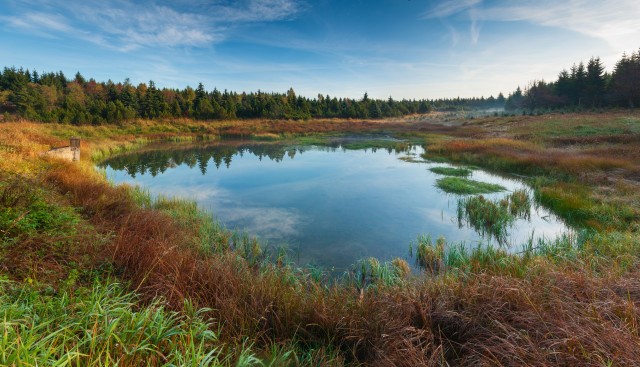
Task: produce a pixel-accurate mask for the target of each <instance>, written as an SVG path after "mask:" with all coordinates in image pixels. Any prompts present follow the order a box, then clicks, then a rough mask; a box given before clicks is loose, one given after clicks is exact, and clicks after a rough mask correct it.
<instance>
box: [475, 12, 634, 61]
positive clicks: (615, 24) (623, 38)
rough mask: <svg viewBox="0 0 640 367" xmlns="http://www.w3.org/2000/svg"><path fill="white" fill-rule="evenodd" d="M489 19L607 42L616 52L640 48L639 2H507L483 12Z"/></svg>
mask: <svg viewBox="0 0 640 367" xmlns="http://www.w3.org/2000/svg"><path fill="white" fill-rule="evenodd" d="M481 16H482V17H483V18H484V19H486V20H504V21H528V22H531V23H533V24H539V25H543V26H551V27H558V28H563V29H568V30H571V31H574V32H578V33H582V34H585V35H588V36H591V37H594V38H600V39H603V40H604V41H606V42H607V43H608V44H609V45H610V46H612V47H613V48H614V49H616V50H624V49H629V48H636V47H638V36H639V35H640V21H638V19H640V2H638V1H636V0H618V1H615V2H614V1H598V0H572V1H568V2H557V1H549V0H546V1H535V2H531V1H530V2H527V3H524V4H519V5H512V4H511V3H504V4H502V5H497V6H494V7H491V8H487V9H484V10H482V12H481Z"/></svg>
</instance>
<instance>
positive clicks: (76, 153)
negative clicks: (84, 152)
mask: <svg viewBox="0 0 640 367" xmlns="http://www.w3.org/2000/svg"><path fill="white" fill-rule="evenodd" d="M69 147H70V148H71V154H72V155H73V158H72V159H71V160H72V161H73V162H77V161H79V160H80V137H79V136H72V137H71V139H69Z"/></svg>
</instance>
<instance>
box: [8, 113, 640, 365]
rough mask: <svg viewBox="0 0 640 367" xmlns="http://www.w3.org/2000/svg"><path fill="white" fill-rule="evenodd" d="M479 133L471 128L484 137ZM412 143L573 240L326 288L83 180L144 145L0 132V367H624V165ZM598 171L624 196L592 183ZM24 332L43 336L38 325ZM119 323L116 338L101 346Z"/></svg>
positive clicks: (628, 236)
mask: <svg viewBox="0 0 640 367" xmlns="http://www.w3.org/2000/svg"><path fill="white" fill-rule="evenodd" d="M306 123H307V122H304V123H301V125H304V124H306ZM494 123H495V122H482V121H478V119H476V120H474V126H471V127H470V129H471V130H473V134H474V135H477V134H479V133H482V132H483V131H486V132H487V136H489V133H490V132H491V131H492V130H491V129H492V126H493V125H492V124H494ZM265 124H266V123H265ZM505 124H506V123H505ZM276 125H277V124H276ZM311 125H312V126H314V125H313V124H311ZM41 126H42V127H41ZM500 126H502V125H500ZM514 126H515V127H517V124H514ZM503 127H504V126H503ZM276 128H280V127H278V126H276ZM298 128H302V127H298ZM367 128H369V127H367ZM385 128H387V126H386V125H385ZM414 128H415V131H414V132H413V133H411V134H413V136H414V137H415V136H422V137H423V138H425V139H426V141H427V144H428V148H427V149H428V151H427V156H428V157H427V158H432V157H435V156H438V157H444V158H445V159H447V160H450V161H456V162H461V163H471V164H477V165H480V166H482V167H485V168H489V169H494V170H502V171H503V172H509V171H515V172H517V173H520V174H527V175H529V178H528V179H529V181H530V182H531V183H532V184H533V185H534V187H535V190H536V196H537V199H538V200H539V201H540V202H542V203H543V204H544V205H547V206H550V207H552V208H553V209H554V210H556V211H557V212H558V213H559V214H561V215H562V216H563V217H565V218H569V219H572V220H573V221H574V223H576V224H578V225H581V226H582V227H583V230H580V231H578V235H577V236H576V237H575V238H562V239H559V240H557V241H547V242H540V243H531V244H529V246H528V247H527V248H526V249H525V251H524V252H523V253H520V254H509V253H506V252H505V251H502V250H499V249H492V248H483V249H467V248H463V247H460V246H456V245H455V244H448V245H447V246H445V242H444V241H446V240H444V239H442V240H438V241H435V242H434V241H430V240H429V241H427V240H426V237H424V240H423V241H418V242H419V246H418V247H416V248H417V250H418V251H419V253H420V254H421V255H420V258H422V259H423V260H422V261H423V266H424V267H425V268H427V271H426V272H425V273H421V272H416V271H414V272H413V273H411V271H410V270H408V267H407V266H406V264H402V262H401V261H395V260H394V262H392V263H380V262H378V261H377V260H375V259H373V260H368V261H367V262H363V263H362V264H361V266H359V267H357V268H356V270H354V271H353V272H352V274H350V275H348V276H346V277H345V278H344V279H341V280H340V281H338V282H333V281H329V280H328V279H325V278H324V277H323V276H322V275H319V274H317V273H314V272H313V271H310V270H305V269H299V268H296V267H294V266H292V265H291V264H289V263H288V262H287V261H286V259H280V261H278V260H277V259H276V261H270V260H268V259H267V258H266V257H265V255H264V254H263V253H262V252H261V250H260V249H259V247H257V246H256V245H257V244H256V243H255V241H252V240H251V239H250V238H243V237H237V236H234V234H233V233H231V232H229V231H226V230H224V229H223V228H220V226H218V225H217V224H216V223H215V222H214V221H213V220H212V218H211V217H210V216H209V215H207V214H206V213H202V212H200V211H198V209H197V207H196V206H195V205H193V203H189V202H182V201H176V200H166V199H158V200H152V199H151V198H150V197H149V196H148V195H146V194H145V193H144V192H140V191H137V190H132V189H130V188H127V187H124V186H112V185H110V184H108V183H107V182H106V180H105V179H104V178H103V177H101V176H100V175H99V174H98V173H96V172H95V171H94V169H93V163H92V161H91V160H90V157H92V156H93V157H94V158H97V157H100V155H98V154H96V152H105V153H101V154H111V153H112V152H114V151H117V149H129V148H126V147H132V146H134V145H135V144H137V143H136V139H140V140H138V142H139V143H140V142H145V141H148V140H152V139H155V138H157V137H158V136H157V135H156V134H157V132H155V131H148V130H145V129H147V128H146V127H144V126H142V127H140V129H141V131H140V133H136V134H132V135H128V134H120V133H118V132H117V131H118V128H115V127H114V132H110V131H109V129H108V128H106V129H105V128H102V127H96V128H91V127H86V128H85V129H87V130H86V131H84V132H78V131H77V130H74V129H75V128H67V127H64V126H50V125H39V124H27V125H20V124H3V125H0V139H1V141H2V145H1V149H0V169H2V174H3V175H4V176H3V180H2V185H1V186H0V198H2V206H3V215H2V217H1V220H2V223H3V227H2V228H3V229H2V232H1V233H0V236H1V237H0V239H1V241H2V242H1V246H2V247H1V250H0V268H1V269H2V278H1V279H2V287H3V295H2V297H0V302H2V306H1V309H2V310H3V312H4V315H5V317H4V320H5V321H4V322H3V324H2V325H3V326H2V330H0V334H2V335H20V336H21V337H20V339H19V340H20V341H19V342H15V341H14V340H16V338H6V340H7V341H4V342H3V344H1V345H2V348H3V350H2V351H0V358H4V360H2V361H0V364H10V363H16V364H18V363H20V362H18V361H30V362H32V363H34V364H35V362H36V361H39V363H41V364H47V363H50V361H62V363H61V364H65V363H66V364H74V363H75V362H77V363H80V364H87V365H107V364H109V363H108V362H107V361H115V360H117V361H119V362H120V364H121V365H137V364H140V363H143V364H149V365H164V364H168V363H174V364H178V365H180V364H198V362H203V363H202V364H203V365H207V364H208V365H217V364H223V365H224V364H229V365H235V364H238V363H239V364H244V365H251V364H256V365H260V364H263V365H269V364H271V365H282V364H287V363H288V364H290V365H313V366H316V365H359V364H363V365H375V366H379V365H389V366H391V365H406V366H416V365H470V364H484V365H527V364H529V365H603V364H604V365H607V364H609V365H634V364H637V363H638V362H639V357H638V356H639V355H640V353H639V352H640V339H639V338H638V331H639V330H638V325H639V323H638V322H639V321H640V318H639V316H640V308H639V307H638V305H640V303H639V302H640V281H638V279H640V278H639V277H638V276H639V275H640V268H638V267H637V264H638V263H639V262H638V261H639V260H640V257H639V254H640V252H639V251H640V238H639V234H638V232H639V231H638V228H639V227H638V220H639V217H638V215H637V214H638V213H637V207H634V205H636V203H637V202H638V201H637V200H638V193H637V190H634V189H633V187H634V186H632V185H634V183H633V182H627V181H624V180H629V181H631V179H632V178H633V172H635V171H634V170H635V168H634V165H635V164H636V163H635V161H633V160H632V159H631V160H630V159H628V158H627V159H619V158H613V157H609V156H607V155H605V154H598V155H599V156H600V159H604V160H607V161H608V160H614V161H615V164H614V165H613V166H611V165H610V164H611V163H610V164H609V165H604V166H603V165H602V164H603V163H602V162H604V161H598V160H596V163H595V164H592V163H590V164H584V165H580V166H575V167H574V166H572V164H576V163H575V162H576V160H578V161H579V162H586V161H583V159H586V158H585V157H584V154H583V153H584V152H585V151H588V150H589V149H596V148H595V147H592V146H590V147H585V148H584V149H583V150H581V151H580V154H579V155H578V156H572V155H571V154H573V153H572V152H571V151H570V150H568V149H567V148H566V147H565V146H563V147H564V148H560V147H558V146H557V144H558V142H557V141H555V142H546V141H540V140H536V139H537V138H534V137H532V138H531V139H528V138H527V139H522V138H519V139H516V138H515V137H511V136H507V137H503V138H499V139H497V138H489V137H487V138H483V137H476V138H471V137H467V136H464V131H458V130H456V131H455V132H454V131H439V132H436V135H430V136H424V135H421V134H422V132H421V131H420V129H421V126H420V125H417V126H415V127H414ZM65 129H66V130H65ZM91 129H96V131H94V130H91ZM274 129H275V128H274ZM402 129H408V127H403V128H402ZM460 129H464V128H463V127H460ZM53 130H55V131H56V132H55V134H54V133H53V132H52V131H53ZM444 130H446V129H444ZM509 131H510V130H509ZM311 132H313V131H312V129H311V130H308V131H305V132H304V133H305V134H306V133H311ZM82 133H84V134H85V135H83V136H84V137H85V140H84V141H83V151H88V152H89V154H84V155H83V157H84V158H83V160H82V162H80V164H70V163H61V162H55V161H50V160H47V159H44V158H41V157H39V152H40V151H42V150H45V149H47V148H48V147H49V146H51V145H65V139H66V137H67V135H76V134H80V135H82ZM94 133H95V135H93V137H92V135H91V134H94ZM260 133H272V132H271V131H266V130H263V131H260ZM404 133H405V134H409V133H410V132H407V131H406V130H404ZM430 134H432V133H430ZM514 134H515V133H514ZM178 135H179V134H178ZM162 136H163V137H166V136H165V135H162ZM185 136H191V135H189V134H186V135H185ZM145 139H146V140H145ZM547 144H549V145H547ZM551 144H555V148H553V149H549V146H551ZM623 144H624V143H623ZM620 148H621V147H619V146H616V147H612V149H620ZM554 149H555V150H554ZM559 149H563V150H562V151H563V152H564V153H563V154H564V155H560V154H559V153H558V152H559ZM598 149H605V147H603V146H600V147H599V148H598ZM587 158H588V157H587ZM594 158H596V157H594ZM549 162H552V163H549ZM571 162H573V163H571ZM598 162H599V163H598ZM523 163H526V164H523ZM569 163H571V164H569ZM571 167H574V169H571ZM602 172H605V173H607V174H609V173H610V174H611V175H610V177H616V178H620V179H619V180H617V181H615V182H611V183H608V182H604V181H602V180H600V179H599V177H601V176H602V175H603V173H602ZM605 188H606V189H605ZM605 193H607V195H605ZM523 200H524V198H522V197H521V198H516V197H515V196H514V198H513V199H511V200H510V202H518V203H520V202H521V201H523ZM522 206H524V204H514V205H513V209H512V208H511V204H509V205H508V206H507V207H506V208H507V209H505V210H507V211H508V213H509V214H510V215H518V213H519V212H518V210H521V209H518V208H520V207H522ZM512 210H513V211H512ZM52 218H55V220H52ZM98 279H100V281H97V280H98ZM105 279H109V280H105ZM119 284H123V285H119ZM54 305H59V306H60V307H53V306H54ZM134 311H135V312H134ZM35 318H38V320H47V321H46V322H45V323H44V324H43V326H41V327H35V326H34V325H35V323H34V322H33V321H31V320H35ZM109 320H111V322H109ZM114 322H116V323H117V324H120V325H122V327H121V328H114V329H112V330H110V329H109V327H112V325H114V324H113V323H114ZM30 330H33V331H30ZM80 330H89V332H88V333H85V334H82V333H79V331H80ZM94 330H95V332H94ZM167 334H171V335H170V336H167ZM160 336H166V337H163V338H159V337H160ZM116 340H118V342H115V341H116ZM163 340H164V341H165V342H163ZM34 350H35V351H42V352H41V353H35V352H33V353H32V351H34ZM123 351H125V353H123ZM3 352H4V353H3ZM30 353H31V354H30ZM7 356H11V357H7ZM17 358H22V359H20V360H19V359H17ZM65 358H66V359H65ZM74 358H75V359H74ZM64 361H68V362H64ZM205 362H206V363H205Z"/></svg>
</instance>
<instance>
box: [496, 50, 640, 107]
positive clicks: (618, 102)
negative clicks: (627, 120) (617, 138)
mask: <svg viewBox="0 0 640 367" xmlns="http://www.w3.org/2000/svg"><path fill="white" fill-rule="evenodd" d="M638 105H640V50H638V51H637V52H634V53H632V54H631V55H626V54H624V55H622V58H621V59H620V60H618V62H617V63H616V65H615V67H614V69H613V71H612V72H611V73H608V72H607V71H606V70H605V68H604V66H603V64H602V61H601V60H600V59H599V58H595V57H593V58H591V59H590V60H589V62H588V63H587V64H586V66H585V64H584V62H580V63H579V64H577V65H575V64H574V65H573V66H572V67H571V69H570V70H566V69H565V70H562V71H561V72H560V73H559V74H558V79H557V80H556V81H554V82H549V83H547V82H545V81H544V80H536V81H533V82H531V83H530V84H529V85H528V86H527V87H526V88H525V89H524V91H523V90H521V89H520V88H518V89H517V90H516V91H515V92H513V93H511V94H510V95H509V98H507V101H506V104H505V106H504V107H505V109H507V110H514V109H525V110H535V109H558V108H567V107H569V108H602V107H629V108H633V107H636V106H638Z"/></svg>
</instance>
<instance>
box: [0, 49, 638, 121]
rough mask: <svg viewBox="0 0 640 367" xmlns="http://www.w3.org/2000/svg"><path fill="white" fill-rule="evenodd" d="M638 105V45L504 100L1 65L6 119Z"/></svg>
mask: <svg viewBox="0 0 640 367" xmlns="http://www.w3.org/2000/svg"><path fill="white" fill-rule="evenodd" d="M638 105H640V50H639V51H638V52H634V53H632V54H631V55H623V56H622V58H621V59H620V60H619V61H618V62H617V63H616V65H615V68H614V70H613V71H612V72H611V73H609V72H607V71H606V70H605V68H604V66H603V64H602V62H601V60H600V59H599V58H591V59H590V60H589V61H588V63H587V64H586V66H585V64H584V63H583V62H580V63H579V64H577V65H575V64H574V65H573V66H572V67H571V69H570V70H569V71H567V70H563V71H561V72H560V73H559V75H558V79H557V80H556V81H553V82H545V81H544V80H537V81H533V82H531V83H530V84H529V85H528V86H527V87H526V88H524V90H523V89H521V88H520V87H518V89H517V90H516V91H515V92H513V93H511V94H509V97H508V98H505V97H504V96H503V95H502V93H500V94H499V95H498V97H493V96H491V97H489V98H484V97H481V98H452V99H433V100H428V99H421V100H415V99H414V100H406V99H403V100H394V99H393V98H391V97H389V99H387V100H380V99H371V98H369V97H368V95H367V93H365V94H364V97H363V98H362V99H351V98H337V97H331V96H329V95H326V96H323V95H322V94H318V96H317V98H313V99H311V98H306V97H302V96H298V95H296V93H295V92H294V90H293V88H291V89H289V90H288V91H287V92H286V93H265V92H261V91H258V92H252V93H245V92H242V93H237V92H230V91H227V90H225V91H224V92H220V91H219V90H218V89H213V91H207V90H205V87H204V85H203V84H202V83H200V84H199V85H198V87H197V88H196V89H195V90H194V89H193V88H191V87H186V88H184V89H182V90H178V89H168V88H159V87H157V86H156V84H155V83H154V82H153V81H149V82H148V83H140V84H138V85H137V86H134V85H132V84H131V83H130V82H129V80H128V79H127V80H125V81H124V82H122V83H114V82H112V81H110V80H109V81H107V82H96V81H95V80H94V79H89V80H86V79H85V78H84V77H83V76H82V75H81V74H80V72H78V73H77V74H76V75H75V77H74V78H73V79H70V78H67V77H66V76H65V75H64V73H63V72H62V71H59V72H48V73H42V74H39V73H38V72H37V71H29V70H28V69H23V68H19V69H18V68H15V67H5V68H4V71H3V72H1V73H0V113H1V114H2V119H3V120H4V121H10V120H12V119H15V118H16V117H22V118H25V119H28V120H33V121H43V122H59V123H64V124H75V125H83V124H104V123H118V122H123V121H128V120H134V119H137V118H146V119H155V118H179V117H185V118H194V119H201V120H209V119H217V120H224V119H254V118H267V119H295V120H298V119H310V118H358V119H377V118H386V117H400V116H405V115H410V114H416V113H428V112H430V111H431V110H433V109H435V110H439V111H457V110H465V109H466V110H487V109H502V108H504V109H506V110H518V109H520V110H540V109H546V110H554V109H560V108H579V109H583V108H604V107H631V108H633V107H635V106H638Z"/></svg>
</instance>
